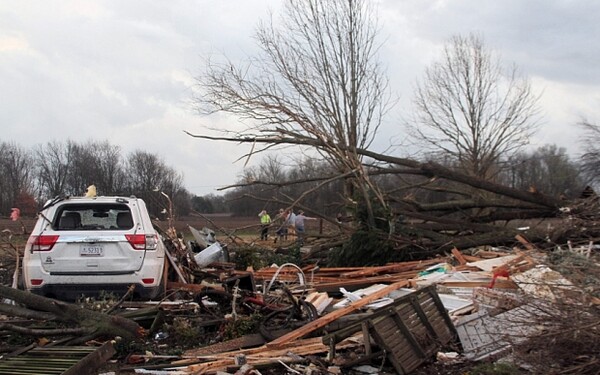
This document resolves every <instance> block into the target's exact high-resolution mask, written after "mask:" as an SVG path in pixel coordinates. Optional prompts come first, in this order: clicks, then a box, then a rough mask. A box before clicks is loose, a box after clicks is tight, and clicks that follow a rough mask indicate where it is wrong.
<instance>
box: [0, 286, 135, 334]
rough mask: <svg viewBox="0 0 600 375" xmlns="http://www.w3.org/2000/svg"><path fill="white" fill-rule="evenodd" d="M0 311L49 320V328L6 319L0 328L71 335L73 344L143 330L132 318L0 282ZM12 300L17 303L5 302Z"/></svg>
mask: <svg viewBox="0 0 600 375" xmlns="http://www.w3.org/2000/svg"><path fill="white" fill-rule="evenodd" d="M0 297H1V298H0V300H1V301H2V302H0V313H1V314H3V315H7V316H13V317H21V318H28V319H34V320H42V321H45V322H46V323H48V322H53V323H54V326H53V327H50V328H33V327H25V326H23V325H22V324H13V323H12V322H11V321H10V320H5V321H3V322H1V323H0V331H12V332H17V333H20V334H23V335H31V336H61V335H67V336H73V340H72V342H73V343H82V342H85V341H86V340H91V339H93V338H97V337H116V336H119V337H122V338H123V339H125V340H133V339H135V338H139V337H141V336H142V335H143V333H144V330H143V328H141V327H140V326H139V325H138V324H137V323H136V322H134V321H133V320H130V319H127V318H124V317H121V316H116V315H108V314H104V313H101V312H97V311H93V310H89V309H86V308H83V307H80V306H78V305H74V304H69V303H66V302H61V301H57V300H54V299H51V298H46V297H42V296H38V295H35V294H32V293H29V292H26V291H22V290H19V289H14V288H10V287H7V286H4V285H0ZM5 299H6V300H5ZM7 300H10V301H14V302H16V303H18V304H19V305H15V304H11V303H7V302H6V301H7Z"/></svg>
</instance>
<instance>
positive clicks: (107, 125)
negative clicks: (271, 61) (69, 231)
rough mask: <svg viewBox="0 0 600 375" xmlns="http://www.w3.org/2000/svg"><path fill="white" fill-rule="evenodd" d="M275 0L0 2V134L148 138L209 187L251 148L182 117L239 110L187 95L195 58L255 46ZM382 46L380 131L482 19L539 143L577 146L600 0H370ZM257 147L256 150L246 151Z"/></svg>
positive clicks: (197, 65) (202, 190)
mask: <svg viewBox="0 0 600 375" xmlns="http://www.w3.org/2000/svg"><path fill="white" fill-rule="evenodd" d="M280 6H281V1H280V0H245V1H222V0H196V1H188V0H175V1H168V2H167V1H141V0H138V1H117V0H113V1H101V0H98V1H92V0H90V1H85V2H81V1H75V0H72V1H67V0H57V1H52V2H35V3H32V2H23V1H17V0H12V1H10V0H9V1H6V0H5V1H2V2H0V82H2V84H1V85H0V108H1V110H0V124H1V126H2V130H3V131H2V135H1V136H0V139H1V140H6V141H15V142H17V143H18V144H21V145H23V146H32V145H35V144H38V143H42V142H46V141H49V140H52V139H60V137H68V138H70V139H73V140H78V141H85V140H88V139H92V138H93V139H102V140H103V139H108V140H109V141H110V142H111V143H113V144H116V145H119V146H121V147H122V149H123V150H124V151H126V152H128V151H132V150H134V149H136V148H142V149H147V150H152V151H156V152H157V153H159V154H161V155H162V156H163V157H164V159H165V161H166V162H167V163H169V164H170V165H172V166H174V167H175V168H177V169H178V170H181V171H182V172H184V174H185V178H186V184H187V185H188V187H189V188H190V190H191V191H192V192H193V193H196V194H206V193H209V192H215V190H214V189H215V187H218V186H223V185H227V184H231V183H233V182H234V180H235V178H236V176H237V175H238V174H240V172H241V170H242V164H241V163H237V164H233V162H234V161H235V159H237V158H238V157H239V156H240V155H242V154H244V152H246V151H247V149H246V148H245V147H244V146H237V145H231V144H224V143H214V142H208V141H201V140H196V139H192V138H190V137H188V136H186V135H185V134H184V133H183V131H182V130H184V129H185V130H189V131H192V132H197V133H201V132H206V130H205V129H204V128H202V126H209V127H224V126H226V125H229V124H236V121H237V120H236V119H232V118H228V117H226V116H213V117H207V118H204V117H200V116H197V115H196V114H195V113H194V111H193V109H192V108H191V107H190V106H189V102H190V99H191V92H192V89H191V86H192V85H193V76H194V75H195V74H198V73H199V72H200V71H201V70H202V69H203V66H202V63H203V59H204V58H206V57H208V56H209V55H211V54H219V53H224V54H226V55H227V56H228V57H230V58H232V59H234V60H236V59H243V58H244V57H245V56H247V55H252V54H253V53H254V52H255V51H256V48H255V46H254V44H253V43H254V41H253V39H252V34H253V32H254V29H255V25H256V23H257V22H258V20H259V19H261V18H262V19H265V18H266V17H267V16H268V11H269V9H273V10H275V11H276V10H277V9H279V8H280ZM377 6H378V9H379V12H380V24H381V37H382V41H383V42H384V45H383V47H382V50H381V57H382V60H383V63H384V64H385V65H386V66H387V70H388V74H389V76H390V81H391V84H392V88H393V90H394V91H395V92H397V94H398V95H399V96H400V97H401V101H400V102H399V104H398V106H397V107H396V108H395V111H394V112H392V113H390V116H389V118H388V119H387V121H386V123H385V124H384V126H383V127H382V129H381V132H380V134H379V135H378V138H379V141H378V143H377V145H379V147H380V148H381V149H383V148H385V147H387V146H388V145H389V139H390V138H394V139H398V140H401V139H402V138H403V134H402V129H401V128H400V127H399V126H398V125H399V124H400V123H401V122H402V118H403V117H404V116H405V115H406V114H407V113H410V99H411V97H412V86H413V84H414V82H415V80H416V79H418V78H420V77H421V75H422V73H423V70H424V68H425V67H426V66H427V65H428V64H430V63H431V62H433V61H435V59H436V58H437V57H438V56H439V51H440V48H441V46H442V45H443V43H444V41H446V40H447V39H448V38H450V37H451V36H452V35H456V34H466V33H468V32H478V33H480V34H482V35H483V36H484V38H485V40H486V42H487V44H488V46H489V47H491V48H493V49H495V51H496V52H498V53H499V54H500V55H501V56H502V58H503V60H504V61H506V62H507V63H513V62H514V63H515V64H516V65H517V66H519V67H520V68H521V70H522V72H523V73H524V74H526V75H528V76H530V77H531V78H532V80H533V82H534V84H535V88H536V89H538V90H539V91H540V92H543V98H542V99H543V100H542V104H543V106H544V112H545V114H546V118H545V120H544V125H543V128H542V129H541V131H540V134H539V136H538V137H536V139H535V140H534V144H535V145H542V144H544V143H557V144H558V145H559V146H566V147H569V148H570V149H573V148H574V147H573V145H574V144H575V143H576V136H577V131H576V129H574V128H573V124H575V123H576V122H577V121H579V120H580V118H581V117H586V118H588V119H589V120H591V121H598V119H599V118H600V113H599V112H600V110H598V109H597V107H598V105H597V104H598V100H599V99H600V98H599V96H598V95H599V94H597V92H598V85H600V73H599V70H598V69H596V67H595V63H596V61H598V60H599V57H600V56H598V55H599V54H600V50H599V49H598V48H594V47H595V46H594V42H595V39H596V38H595V37H596V36H598V35H600V32H599V31H600V30H599V28H600V26H599V25H598V23H597V22H596V20H595V18H596V16H597V15H598V14H600V3H599V2H596V1H592V0H588V1H585V0H578V1H566V0H563V1H561V0H549V1H542V0H533V1H522V0H506V1H491V0H483V1H481V0H480V1H475V0H456V1H455V0H453V1H443V0H437V1H422V0H379V1H378V2H377ZM255 160H258V159H255Z"/></svg>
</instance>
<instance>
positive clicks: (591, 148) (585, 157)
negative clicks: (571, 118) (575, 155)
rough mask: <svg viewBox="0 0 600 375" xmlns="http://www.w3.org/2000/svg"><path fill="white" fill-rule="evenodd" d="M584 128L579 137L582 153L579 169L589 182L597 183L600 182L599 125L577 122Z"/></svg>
mask: <svg viewBox="0 0 600 375" xmlns="http://www.w3.org/2000/svg"><path fill="white" fill-rule="evenodd" d="M578 125H579V127H581V128H582V129H583V130H584V134H583V136H582V137H581V141H582V144H583V154H582V155H581V171H582V172H583V174H584V175H585V176H586V178H587V180H588V181H589V183H590V184H594V185H597V184H598V182H600V173H598V171H600V146H599V145H600V126H599V125H597V124H592V123H591V122H588V121H585V120H584V121H581V122H580V123H579V124H578Z"/></svg>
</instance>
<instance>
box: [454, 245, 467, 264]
mask: <svg viewBox="0 0 600 375" xmlns="http://www.w3.org/2000/svg"><path fill="white" fill-rule="evenodd" d="M452 255H454V257H455V258H456V260H457V261H458V264H460V265H461V266H464V265H466V264H467V260H466V259H465V257H464V256H463V255H462V253H461V252H460V250H458V249H457V248H453V249H452Z"/></svg>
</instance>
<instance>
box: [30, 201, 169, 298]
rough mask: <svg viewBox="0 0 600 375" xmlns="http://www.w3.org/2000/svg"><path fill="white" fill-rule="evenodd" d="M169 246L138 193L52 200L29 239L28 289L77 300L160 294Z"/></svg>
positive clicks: (147, 296) (40, 216)
mask: <svg viewBox="0 0 600 375" xmlns="http://www.w3.org/2000/svg"><path fill="white" fill-rule="evenodd" d="M164 264H165V246H164V244H163V242H162V239H161V237H160V236H159V234H158V233H157V232H156V230H155V229H154V227H153V226H152V222H151V220H150V216H149V215H148V210H147V209H146V204H145V203H144V201H143V200H141V199H139V198H135V197H128V198H126V197H94V198H83V197H74V198H73V197H72V198H57V199H54V200H52V201H49V202H48V203H47V204H46V205H45V206H44V208H43V209H42V211H41V212H40V215H39V218H38V221H37V223H36V224H35V227H34V229H33V231H32V233H31V236H30V237H29V240H28V241H27V245H26V247H25V255H24V257H23V282H24V286H25V288H26V289H27V290H29V291H31V292H33V293H36V294H41V295H45V296H48V297H55V298H60V299H67V300H73V299H76V298H77V297H79V296H81V295H98V294H99V292H100V291H103V290H104V291H107V292H112V293H115V294H121V295H122V294H124V293H125V291H126V290H127V289H128V288H129V286H130V285H132V284H133V285H135V291H134V293H135V294H134V295H135V296H136V297H138V298H142V299H152V298H156V297H158V296H159V294H161V293H162V292H163V270H164Z"/></svg>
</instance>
